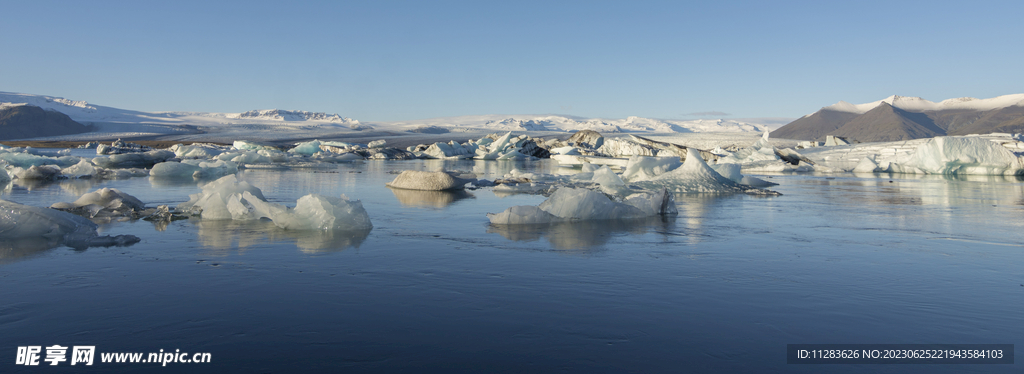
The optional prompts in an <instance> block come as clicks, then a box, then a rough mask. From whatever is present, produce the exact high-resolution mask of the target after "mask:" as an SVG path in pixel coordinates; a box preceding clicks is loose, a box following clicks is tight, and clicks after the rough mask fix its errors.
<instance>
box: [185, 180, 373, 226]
mask: <svg viewBox="0 0 1024 374" xmlns="http://www.w3.org/2000/svg"><path fill="white" fill-rule="evenodd" d="M189 198H190V199H189V201H187V202H184V203H181V204H179V205H178V209H179V210H188V211H191V212H192V214H193V215H199V216H200V217H202V218H203V219H211V220H224V219H232V220H259V219H263V218H266V219H269V220H271V221H273V222H274V225H276V226H278V227H280V228H283V229H289V230H321V231H325V230H369V229H371V228H373V225H372V224H371V223H370V217H369V215H368V214H367V213H366V209H364V208H363V204H362V203H361V202H360V201H359V200H349V199H348V198H346V197H345V196H341V197H340V198H335V197H328V196H322V195H317V194H310V195H306V196H303V197H301V198H299V200H298V201H297V202H296V205H295V208H288V207H285V206H284V205H281V204H275V203H271V202H268V201H267V199H266V198H265V197H264V196H263V192H262V191H260V189H259V188H256V187H255V186H253V185H251V184H249V183H248V182H245V181H239V180H238V179H237V178H235V176H234V175H228V176H226V177H223V178H220V179H217V180H215V181H213V182H210V183H207V184H206V185H204V186H203V187H202V192H200V193H197V194H192V195H189Z"/></svg>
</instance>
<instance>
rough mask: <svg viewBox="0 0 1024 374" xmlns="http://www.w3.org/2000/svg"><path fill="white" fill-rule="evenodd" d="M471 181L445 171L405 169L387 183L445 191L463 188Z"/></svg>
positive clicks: (396, 186)
mask: <svg viewBox="0 0 1024 374" xmlns="http://www.w3.org/2000/svg"><path fill="white" fill-rule="evenodd" d="M469 182H470V181H469V180H466V179H462V178H458V177H456V176H454V175H452V174H451V173H447V172H443V171H433V172H431V171H417V170H405V171H403V172H402V174H399V175H398V176H397V177H395V180H393V181H391V183H387V186H388V187H394V188H404V189H408V190H427V191H444V190H461V189H463V188H465V187H466V183H469Z"/></svg>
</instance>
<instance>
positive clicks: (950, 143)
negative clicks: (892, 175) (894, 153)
mask: <svg viewBox="0 0 1024 374" xmlns="http://www.w3.org/2000/svg"><path fill="white" fill-rule="evenodd" d="M890 171H892V172H897V173H917V174H981V175H1019V174H1022V172H1024V162H1022V160H1021V158H1020V157H1018V156H1017V155H1015V154H1014V153H1013V152H1011V151H1010V150H1009V149H1007V148H1006V147H1004V146H1002V145H999V144H996V143H994V142H992V141H989V140H986V139H982V138H979V137H970V136H969V137H951V136H949V137H947V136H941V137H935V138H932V139H930V140H928V141H927V142H925V143H924V144H922V145H920V146H918V147H917V150H915V151H914V152H913V153H911V154H910V156H909V157H906V158H903V159H898V160H897V163H896V164H893V165H890Z"/></svg>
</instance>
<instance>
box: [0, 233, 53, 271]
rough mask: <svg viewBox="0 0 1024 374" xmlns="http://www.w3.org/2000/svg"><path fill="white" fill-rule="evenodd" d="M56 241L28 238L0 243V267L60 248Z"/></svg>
mask: <svg viewBox="0 0 1024 374" xmlns="http://www.w3.org/2000/svg"><path fill="white" fill-rule="evenodd" d="M61 245H62V244H61V241H60V240H58V239H47V238H28V239H18V240H2V241H0V265H2V264H9V263H13V262H17V261H22V260H27V259H30V258H32V257H35V256H39V255H42V254H43V253H46V252H47V251H49V250H51V249H54V248H57V247H58V246H61Z"/></svg>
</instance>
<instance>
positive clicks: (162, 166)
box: [149, 161, 201, 178]
mask: <svg viewBox="0 0 1024 374" xmlns="http://www.w3.org/2000/svg"><path fill="white" fill-rule="evenodd" d="M199 170H201V168H200V167H199V166H197V165H191V164H184V163H181V162H177V161H167V162H161V163H159V164H156V165H153V169H150V171H149V175H150V176H153V177H157V178H192V175H193V174H195V173H196V172H197V171H199Z"/></svg>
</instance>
